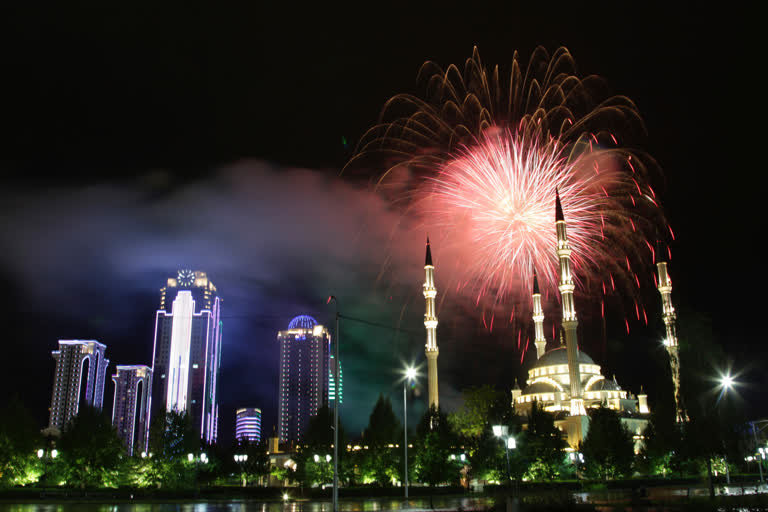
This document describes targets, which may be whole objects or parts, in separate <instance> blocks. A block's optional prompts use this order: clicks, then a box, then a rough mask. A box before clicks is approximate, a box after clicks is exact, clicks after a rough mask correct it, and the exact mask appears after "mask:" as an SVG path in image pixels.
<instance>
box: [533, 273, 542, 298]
mask: <svg viewBox="0 0 768 512" xmlns="http://www.w3.org/2000/svg"><path fill="white" fill-rule="evenodd" d="M537 293H538V294H541V291H539V279H538V278H537V277H536V269H533V294H534V295H536V294H537Z"/></svg>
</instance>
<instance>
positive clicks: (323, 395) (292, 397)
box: [277, 315, 332, 443]
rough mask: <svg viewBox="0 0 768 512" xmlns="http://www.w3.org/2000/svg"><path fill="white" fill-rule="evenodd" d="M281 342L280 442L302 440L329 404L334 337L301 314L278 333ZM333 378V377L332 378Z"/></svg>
mask: <svg viewBox="0 0 768 512" xmlns="http://www.w3.org/2000/svg"><path fill="white" fill-rule="evenodd" d="M277 340H278V341H279V342H280V396H279V400H278V403H279V409H278V436H279V438H280V442H283V443H286V442H288V443H295V442H297V441H299V440H300V439H301V437H302V435H303V434H304V431H305V430H306V428H307V425H308V424H309V418H311V417H312V416H314V415H316V414H317V410H318V409H319V408H320V407H322V406H323V404H327V403H328V384H329V371H330V370H329V361H330V343H331V338H330V335H329V334H328V330H327V329H326V328H325V327H323V326H322V325H319V324H318V323H317V320H315V319H314V318H312V317H311V316H307V315H300V316H297V317H296V318H294V319H293V320H291V322H290V323H289V324H288V329H287V330H285V331H280V332H279V333H278V334H277ZM331 380H332V379H331Z"/></svg>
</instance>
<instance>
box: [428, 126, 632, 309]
mask: <svg viewBox="0 0 768 512" xmlns="http://www.w3.org/2000/svg"><path fill="white" fill-rule="evenodd" d="M617 158H618V157H617V155H615V154H614V153H612V152H610V151H606V152H602V151H594V152H591V153H584V154H582V155H580V156H574V155H573V153H572V152H571V151H570V150H569V149H568V147H567V146H566V145H564V144H562V143H560V142H559V141H558V140H557V139H550V140H549V142H545V143H542V142H541V141H540V139H539V138H538V137H527V136H526V135H525V134H523V133H520V132H511V131H509V130H501V129H495V130H489V131H487V132H486V133H484V134H483V135H482V136H481V137H480V138H479V140H478V141H477V142H476V143H475V144H472V145H467V146H464V147H463V148H462V149H461V150H459V151H458V152H457V154H456V156H455V157H453V158H451V159H449V160H447V161H446V162H445V163H444V164H443V165H442V166H441V167H440V169H439V172H438V173H437V174H436V175H435V176H434V177H433V178H429V179H427V180H426V181H425V183H424V185H423V186H422V189H421V191H420V192H419V194H418V197H421V200H417V210H419V211H420V213H422V214H423V216H424V218H428V219H430V222H431V224H433V225H435V226H436V227H438V228H439V229H440V230H441V232H442V234H443V237H442V240H443V243H444V246H445V247H444V248H445V250H446V251H451V250H454V251H456V252H458V253H460V254H462V255H465V257H463V258H461V260H462V265H461V268H460V269H458V270H459V272H460V275H461V279H462V280H463V281H464V282H466V283H469V285H470V286H471V291H472V292H473V295H474V296H476V297H477V298H478V300H479V298H480V297H482V296H485V295H491V296H493V297H494V298H495V301H497V302H501V301H502V300H503V299H505V298H508V297H510V296H511V297H512V298H513V299H518V300H520V301H525V300H526V299H527V298H528V296H529V295H530V286H531V283H532V282H533V272H534V270H535V271H536V272H537V273H538V276H539V280H540V284H541V286H542V287H543V288H547V289H550V290H554V289H557V288H556V287H557V282H558V278H559V276H558V266H557V256H556V253H555V248H556V247H557V234H556V231H555V227H554V224H555V191H556V190H559V193H560V197H561V201H562V203H563V210H564V213H565V220H566V222H567V225H568V239H569V244H570V246H571V249H572V250H573V252H572V255H571V261H572V265H573V269H574V278H575V280H576V281H577V284H580V285H581V284H582V283H583V282H584V281H592V282H597V283H602V279H603V278H604V274H605V271H606V269H614V270H616V271H617V273H620V272H622V270H621V269H620V267H621V266H626V267H627V268H628V269H631V267H630V265H629V262H630V258H633V259H634V258H635V257H636V256H637V254H638V253H639V252H640V249H641V248H642V247H645V242H644V240H645V239H644V238H643V237H642V235H641V234H639V233H638V232H637V230H636V229H631V228H630V226H631V225H635V226H636V225H637V224H635V223H634V222H633V220H632V215H633V214H632V212H631V211H630V210H628V209H627V207H626V205H625V204H624V202H625V201H626V200H627V197H629V196H627V195H626V188H627V187H628V186H629V185H630V184H631V183H632V182H633V180H632V179H631V178H629V177H628V176H629V175H628V174H627V173H626V172H622V165H621V163H620V162H619V161H618V160H617ZM595 166H599V168H600V169H601V172H600V173H595V172H594V168H595ZM631 186H632V187H634V185H631ZM638 223H640V221H639V220H638ZM627 272H630V271H629V270H628V271H627ZM633 284H634V282H633ZM638 316H639V313H638Z"/></svg>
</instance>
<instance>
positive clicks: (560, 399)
mask: <svg viewBox="0 0 768 512" xmlns="http://www.w3.org/2000/svg"><path fill="white" fill-rule="evenodd" d="M555 205H556V206H555V208H556V212H555V227H556V229H557V257H558V265H559V275H560V280H559V283H558V289H559V290H560V296H561V302H562V305H563V319H562V332H563V333H564V334H565V336H564V337H565V339H563V334H562V333H561V336H560V346H558V347H555V348H552V349H550V350H546V347H547V340H546V338H545V337H544V311H543V309H542V306H541V291H540V290H539V283H538V279H537V277H536V275H535V273H534V277H533V294H532V295H533V321H534V329H535V345H536V357H537V360H536V362H535V363H534V364H533V366H532V367H531V368H530V369H529V370H528V379H527V381H526V386H525V387H524V388H523V389H520V387H519V386H518V385H517V383H515V388H514V389H513V390H512V401H513V405H514V407H515V411H516V413H517V414H518V415H520V416H528V415H529V414H530V412H531V408H532V407H533V406H534V404H537V405H538V406H540V407H542V408H543V409H544V410H545V411H548V412H552V413H554V414H555V426H556V427H557V428H559V429H560V430H561V431H563V433H564V434H565V437H566V439H567V441H568V444H569V445H570V447H571V448H572V449H574V450H575V449H578V446H579V443H580V442H581V441H583V440H584V438H585V437H586V435H587V432H588V431H589V416H588V415H587V409H590V408H597V407H601V406H604V407H609V408H611V409H613V410H615V411H617V412H618V413H619V415H620V417H621V421H622V423H623V424H624V425H625V426H626V427H627V429H628V430H629V432H631V433H632V435H633V436H634V438H635V451H638V450H639V448H640V446H641V442H642V432H643V430H644V429H645V427H646V425H647V424H648V418H649V414H650V410H649V408H648V397H647V395H645V394H644V393H643V392H642V388H641V391H640V393H639V394H638V395H637V396H635V395H633V394H632V393H631V392H629V391H627V390H625V389H622V388H621V386H619V383H618V382H617V380H616V376H614V377H613V378H612V379H607V378H606V377H605V376H604V375H603V374H602V371H601V369H600V365H598V364H597V363H595V361H594V360H593V359H592V358H591V357H590V356H589V355H588V354H587V353H586V352H584V351H583V350H580V349H579V346H578V338H577V327H578V319H577V316H576V308H575V304H574V300H573V290H574V288H575V286H574V283H573V275H572V273H571V248H570V246H569V244H568V235H567V231H566V222H565V217H564V216H563V208H562V205H561V204H560V196H559V194H558V195H556V202H555Z"/></svg>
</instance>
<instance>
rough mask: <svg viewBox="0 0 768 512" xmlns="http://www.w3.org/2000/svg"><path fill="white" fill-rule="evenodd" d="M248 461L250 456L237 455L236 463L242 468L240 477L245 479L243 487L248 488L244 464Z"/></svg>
mask: <svg viewBox="0 0 768 512" xmlns="http://www.w3.org/2000/svg"><path fill="white" fill-rule="evenodd" d="M247 460H248V454H245V455H235V462H237V464H238V466H240V476H241V477H242V479H243V487H245V486H246V482H247V479H246V476H245V469H244V468H243V463H244V462H246V461H247Z"/></svg>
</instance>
